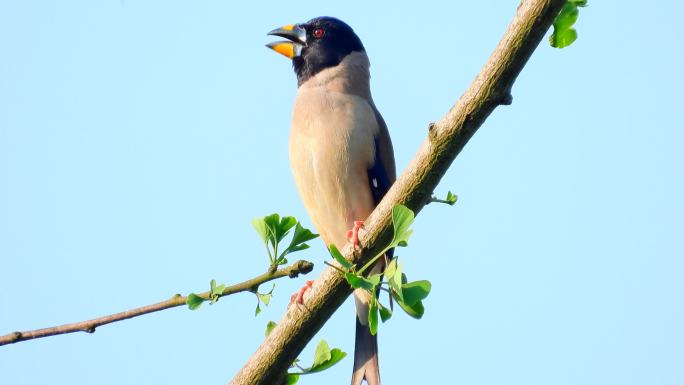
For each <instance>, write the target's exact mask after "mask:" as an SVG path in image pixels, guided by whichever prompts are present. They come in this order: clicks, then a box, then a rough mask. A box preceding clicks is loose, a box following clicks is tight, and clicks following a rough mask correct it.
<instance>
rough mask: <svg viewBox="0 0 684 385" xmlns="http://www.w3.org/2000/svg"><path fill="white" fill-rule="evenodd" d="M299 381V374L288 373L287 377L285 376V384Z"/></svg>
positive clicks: (292, 384)
mask: <svg viewBox="0 0 684 385" xmlns="http://www.w3.org/2000/svg"><path fill="white" fill-rule="evenodd" d="M297 381H299V374H296V373H288V374H287V377H286V378H285V385H294V384H296V383H297Z"/></svg>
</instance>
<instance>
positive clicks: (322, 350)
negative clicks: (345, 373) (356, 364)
mask: <svg viewBox="0 0 684 385" xmlns="http://www.w3.org/2000/svg"><path fill="white" fill-rule="evenodd" d="M275 327H276V323H275V322H273V321H268V323H267V324H266V333H265V334H266V336H267V337H268V335H269V334H270V333H271V331H272V330H273V329H274V328H275ZM346 356H347V353H345V352H343V351H342V350H340V349H338V348H333V349H331V348H330V346H329V345H328V343H327V342H326V341H325V340H321V341H320V342H319V343H318V345H317V346H316V351H315V352H314V360H313V363H312V364H311V366H310V367H308V368H304V367H302V366H301V365H300V364H299V362H300V361H299V358H298V359H296V360H295V361H294V362H293V363H292V366H291V367H292V368H296V369H298V371H296V372H288V373H287V377H286V380H285V385H292V384H295V383H297V381H299V377H300V376H303V375H306V374H312V373H317V372H320V371H323V370H326V369H328V368H330V367H331V366H333V365H335V364H336V363H338V362H340V361H341V360H342V359H343V358H344V357H346Z"/></svg>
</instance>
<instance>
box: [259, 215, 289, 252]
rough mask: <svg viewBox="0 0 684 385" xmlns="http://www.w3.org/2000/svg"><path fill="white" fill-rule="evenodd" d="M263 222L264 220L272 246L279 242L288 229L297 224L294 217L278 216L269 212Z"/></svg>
mask: <svg viewBox="0 0 684 385" xmlns="http://www.w3.org/2000/svg"><path fill="white" fill-rule="evenodd" d="M264 222H266V226H267V227H268V229H269V231H270V236H269V240H270V241H271V244H273V246H275V245H276V244H278V243H280V241H282V240H283V238H285V236H286V235H287V234H288V233H289V232H290V229H291V228H292V227H294V225H295V224H297V220H296V219H295V218H294V217H282V218H280V216H279V215H278V214H271V215H269V216H267V217H265V218H264Z"/></svg>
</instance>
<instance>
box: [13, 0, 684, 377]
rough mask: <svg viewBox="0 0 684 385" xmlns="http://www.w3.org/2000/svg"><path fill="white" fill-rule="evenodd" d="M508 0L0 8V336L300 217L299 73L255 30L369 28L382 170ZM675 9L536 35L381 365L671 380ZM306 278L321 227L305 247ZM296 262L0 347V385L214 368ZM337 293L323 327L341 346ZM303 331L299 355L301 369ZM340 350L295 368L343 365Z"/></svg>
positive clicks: (343, 326)
mask: <svg viewBox="0 0 684 385" xmlns="http://www.w3.org/2000/svg"><path fill="white" fill-rule="evenodd" d="M516 6H517V4H516V3H515V2H496V5H494V4H493V3H492V2H476V1H475V2H474V1H457V2H450V3H448V4H447V3H446V2H445V3H440V2H434V1H429V0H426V1H420V2H413V3H411V5H399V4H393V5H392V7H391V8H388V7H387V6H385V5H377V4H374V3H373V2H368V1H364V2H352V1H349V2H340V3H339V5H324V4H323V3H322V2H310V1H304V0H302V1H298V2H295V3H292V2H280V3H273V4H269V5H267V4H264V3H260V2H251V3H249V2H240V3H234V2H233V3H231V2H225V1H221V2H219V1H203V2H194V3H188V2H179V1H171V2H168V1H165V2H162V1H157V2H154V1H143V2H138V1H129V0H125V1H124V0H122V1H100V2H93V1H80V2H79V1H67V2H48V1H7V0H4V1H2V2H1V3H0V52H1V55H2V59H1V60H0V262H1V263H0V266H1V268H0V276H1V277H2V278H0V334H4V333H7V332H10V331H14V330H17V329H19V330H26V329H33V328H40V327H46V326H52V325H56V324H62V323H66V322H72V321H79V320H83V319H87V318H92V317H96V316H100V315H105V314H109V313H112V312H117V311H121V310H125V309H128V308H130V307H134V306H140V305H145V304H148V303H152V302H156V301H159V300H163V299H165V298H167V297H169V296H170V295H172V294H174V293H177V292H179V293H184V294H187V293H188V292H191V291H203V290H206V289H207V288H208V283H209V280H210V279H212V278H215V279H217V280H219V281H221V282H236V281H240V280H243V279H246V278H249V277H251V276H254V275H256V274H258V273H261V272H262V271H263V270H264V269H265V267H266V265H267V261H266V257H265V256H264V255H263V251H262V246H261V244H260V242H259V241H258V238H257V235H256V233H255V232H254V231H253V229H252V227H251V225H250V220H251V219H252V218H253V217H256V216H262V215H265V214H269V213H272V212H279V213H283V214H289V215H295V216H297V217H300V218H302V220H303V221H304V222H305V223H306V224H310V221H309V219H308V218H307V217H306V214H305V212H304V209H303V206H302V204H301V203H300V201H299V197H298V196H297V194H296V191H295V187H294V183H293V181H292V178H291V176H290V171H289V168H288V162H287V135H288V130H289V118H290V112H291V107H292V102H293V98H294V95H295V89H296V82H295V79H294V75H293V74H292V72H291V67H290V64H289V63H288V62H287V60H286V59H284V58H283V57H281V56H279V55H277V54H275V53H273V52H271V51H269V50H268V49H266V48H264V44H265V43H267V42H269V41H271V39H270V38H269V37H267V36H266V35H265V34H266V32H268V31H269V30H271V29H273V28H275V27H278V26H281V25H283V24H289V23H293V22H299V21H306V20H308V19H309V18H312V17H315V16H319V15H332V16H337V17H340V18H342V19H343V20H345V21H347V22H348V23H349V24H350V25H352V26H353V27H354V28H355V30H356V31H357V33H358V34H359V35H360V36H361V38H362V40H363V42H364V44H365V46H366V48H367V51H368V53H369V55H370V58H371V62H372V76H373V81H372V88H373V94H374V98H375V101H376V104H377V105H378V107H379V109H380V111H381V112H382V114H383V115H384V117H385V120H386V121H387V123H388V125H389V127H390V131H391V133H392V137H393V141H394V147H395V152H396V157H397V163H398V168H399V170H402V169H403V168H404V166H405V165H406V164H407V162H408V161H409V159H410V158H411V157H412V156H413V155H414V153H415V152H416V150H417V148H418V147H419V145H420V143H421V142H422V140H423V138H424V137H425V135H426V129H427V125H428V123H429V122H431V121H435V120H437V119H439V118H440V117H441V116H442V114H443V113H444V112H445V111H446V110H447V109H448V108H449V106H450V105H451V104H452V103H453V102H454V101H455V100H456V99H457V98H458V96H459V95H460V94H461V93H462V92H463V90H465V88H466V87H467V86H468V84H469V83H470V81H471V80H472V79H473V77H474V76H475V74H476V73H477V71H478V70H479V69H480V67H481V66H482V64H483V63H484V62H485V60H486V59H487V57H488V55H489V53H490V52H491V50H492V49H493V47H494V46H495V44H496V43H497V41H498V39H499V38H500V36H501V34H502V33H503V31H504V30H505V28H506V26H507V24H508V22H509V20H510V19H511V17H512V15H513V13H514V11H515V8H516ZM683 13H684V6H683V5H682V4H681V3H680V2H675V1H665V2H661V3H659V4H658V5H657V6H656V5H650V4H644V3H636V2H620V3H619V4H617V3H616V2H607V1H593V2H590V6H589V7H588V8H585V9H582V11H581V15H580V19H579V22H578V24H577V28H578V30H579V34H580V38H579V40H578V41H577V42H576V44H575V45H573V46H572V47H571V48H569V49H566V50H556V49H552V48H551V47H549V46H548V44H546V43H545V44H543V45H542V46H540V47H539V49H538V50H537V52H536V53H535V54H534V56H533V58H532V59H531V60H530V62H529V63H528V65H527V67H526V68H525V70H524V72H523V73H522V75H521V76H520V77H519V79H518V81H517V83H516V85H515V87H514V89H513V98H514V102H513V105H511V106H508V107H502V108H499V109H497V110H496V111H495V112H494V114H493V115H492V116H491V118H490V119H489V120H488V121H487V122H486V123H485V125H484V126H483V127H482V128H481V129H480V131H479V132H478V133H477V134H476V135H475V137H474V138H473V139H472V140H471V142H470V143H469V144H468V146H467V147H466V148H465V150H464V151H463V153H462V154H461V155H460V156H459V157H458V159H457V160H456V162H455V163H454V165H453V167H452V168H451V169H450V170H449V172H448V174H447V175H446V177H445V178H444V179H443V181H442V183H441V185H440V186H439V189H438V193H439V194H445V193H446V191H447V190H452V191H454V192H455V193H457V194H458V195H459V198H460V199H459V202H458V204H457V205H456V206H454V207H451V208H450V207H447V206H441V205H437V206H429V207H427V208H426V209H425V210H424V211H423V212H422V213H421V215H420V216H419V217H418V218H417V221H416V224H415V235H414V236H413V238H412V240H411V242H410V247H409V248H408V249H406V250H401V251H400V254H401V257H402V259H403V261H404V263H405V269H406V270H407V271H408V274H409V277H411V278H415V279H429V280H430V281H432V283H433V291H432V293H431V295H430V297H429V298H428V300H427V301H426V308H427V310H426V314H425V317H424V319H423V320H421V321H415V320H413V319H410V318H409V317H408V316H406V315H403V314H399V313H397V314H396V315H395V317H394V318H393V319H392V320H391V321H390V322H389V323H388V324H384V325H382V326H381V328H380V332H379V333H380V350H381V352H380V363H381V368H382V374H383V379H384V383H386V384H410V383H454V384H469V385H471V384H509V385H513V384H521V385H522V384H526V385H528V384H539V385H542V384H543V385H547V384H557V385H560V384H568V385H576V384H582V385H592V384H596V385H599V384H600V385H608V384H620V385H625V384H635V385H636V384H640V385H641V384H682V383H684V366H683V365H682V363H683V362H684V327H682V325H684V278H683V276H684V259H683V257H684V250H683V249H684V247H683V246H682V242H683V241H682V239H683V238H684V231H683V228H684V226H683V223H682V218H684V204H683V203H682V199H683V198H682V197H683V196H684V185H683V183H682V181H683V180H684V171H683V170H684V167H683V166H684V155H683V154H684V151H683V150H682V143H684V134H683V133H682V129H684V127H683V126H684V125H683V124H682V123H681V120H682V115H681V104H682V101H683V97H682V95H683V93H682V89H683V88H684V78H683V75H682V69H683V68H684V59H683V57H682V55H683V54H684V52H683V51H682V46H681V42H680V41H679V38H678V37H679V36H680V35H681V31H680V26H681V15H682V14H683ZM303 256H304V257H306V258H308V259H311V260H312V261H314V262H316V271H315V273H316V274H318V273H319V272H320V271H321V269H322V267H323V261H324V260H325V259H326V258H327V257H326V252H325V251H324V248H323V247H322V244H321V243H320V242H315V243H314V247H312V249H311V250H310V252H307V253H305V254H303ZM302 282H303V281H302V280H297V281H290V282H286V281H279V282H278V284H277V287H276V291H275V297H274V299H273V303H272V305H271V306H270V307H269V308H266V309H265V310H264V312H263V313H262V314H261V315H259V316H258V317H256V318H255V317H254V314H253V312H254V306H255V302H256V301H255V298H254V297H253V296H251V295H247V294H245V295H238V296H232V297H228V298H226V299H224V300H222V301H220V303H219V304H217V305H214V306H205V307H203V308H202V309H201V310H200V311H198V312H191V311H188V310H185V309H182V308H177V309H174V310H170V311H165V312H162V313H157V314H153V315H148V316H145V317H141V318H137V319H134V320H129V321H125V322H121V323H118V324H114V325H110V326H105V327H102V328H100V329H98V331H97V332H96V333H95V334H93V335H86V334H72V335H67V336H58V337H52V338H48V339H42V340H36V341H29V342H23V343H19V344H15V345H10V346H5V347H0V382H2V383H3V384H7V385H19V384H40V383H52V384H140V383H150V384H162V383H163V384H169V385H172V384H189V383H197V384H225V383H226V382H227V381H228V380H229V379H230V378H232V376H233V374H235V372H236V371H237V370H238V369H239V368H240V367H241V366H242V364H243V363H244V361H245V360H246V359H247V357H248V356H249V355H250V354H251V353H252V352H253V351H254V350H255V349H256V347H257V346H258V344H259V343H260V342H261V339H262V337H263V330H264V326H265V324H266V322H267V321H268V320H275V321H277V320H279V319H280V316H281V314H282V313H283V309H284V308H285V306H286V304H287V301H288V299H289V296H290V294H291V293H292V292H294V291H295V290H296V289H297V288H298V287H299V286H301V284H302ZM352 308H353V306H352V302H351V301H348V302H347V303H345V305H344V306H343V307H342V308H341V309H340V311H339V312H337V313H336V314H335V316H334V317H333V318H332V319H331V320H330V322H329V323H328V324H327V325H326V327H325V328H324V329H323V330H322V331H321V333H320V334H319V336H317V339H316V340H318V338H320V337H322V338H325V339H326V340H327V341H328V342H329V343H330V344H331V345H332V346H339V347H341V348H342V349H343V350H345V351H347V352H350V353H351V352H352V350H353V326H354V321H353V310H352ZM311 356H312V349H311V347H309V348H308V349H307V350H306V351H305V353H304V354H303V356H302V358H303V360H304V361H305V362H310V361H311ZM351 365H352V360H351V359H350V358H348V359H345V360H344V361H343V362H341V363H340V364H339V365H338V366H337V367H335V368H334V369H331V370H329V371H326V372H325V373H321V374H319V375H316V376H310V377H306V378H302V380H301V384H323V383H326V384H328V383H342V384H345V383H348V379H349V375H350V372H351Z"/></svg>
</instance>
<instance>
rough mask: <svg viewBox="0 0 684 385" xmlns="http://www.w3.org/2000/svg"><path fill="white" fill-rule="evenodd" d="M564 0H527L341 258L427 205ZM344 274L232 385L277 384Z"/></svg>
mask: <svg viewBox="0 0 684 385" xmlns="http://www.w3.org/2000/svg"><path fill="white" fill-rule="evenodd" d="M565 2H566V0H523V1H522V2H521V4H520V5H519V6H518V10H517V13H516V15H515V17H514V18H513V21H512V22H511V24H510V25H509V27H508V30H507V31H506V33H505V34H504V36H503V37H502V39H501V41H500V42H499V44H498V46H497V47H496V49H495V50H494V52H493V53H492V55H491V56H490V58H489V60H488V61H487V63H486V64H485V66H484V67H483V68H482V70H481V71H480V73H479V74H478V75H477V77H476V78H475V80H474V81H473V83H472V84H471V85H470V87H469V88H468V89H467V90H466V92H465V93H464V94H463V95H462V96H461V98H460V99H459V100H458V101H457V102H456V104H455V105H454V106H453V107H451V109H450V110H449V111H448V112H447V114H446V115H445V116H444V117H443V118H442V119H441V120H440V121H438V122H436V123H434V124H430V126H429V132H428V137H427V139H426V140H425V142H423V145H422V147H421V148H420V150H419V151H418V153H417V154H416V156H415V157H414V158H413V160H412V162H411V163H410V164H409V166H408V167H407V169H406V170H405V171H404V173H403V174H402V175H401V177H400V178H399V179H398V180H397V181H396V183H395V184H394V185H393V186H392V188H391V189H390V191H389V192H388V193H387V195H386V196H385V198H384V199H383V200H382V202H381V203H380V205H378V207H377V208H376V209H375V211H373V213H372V214H371V215H370V217H369V218H368V219H367V220H366V221H365V228H366V230H367V232H365V233H364V234H362V238H361V241H362V244H363V245H364V248H363V249H362V250H361V251H360V252H355V251H354V250H352V249H351V248H350V247H349V246H348V247H347V248H345V250H344V255H345V257H347V258H348V259H350V260H351V261H352V262H355V263H361V264H363V263H364V262H366V261H367V260H368V259H369V258H372V256H373V255H375V254H376V253H377V252H379V251H380V250H381V248H382V246H383V245H386V244H388V243H389V242H390V241H391V237H392V222H391V212H392V207H394V205H396V204H398V203H401V204H404V205H406V206H407V207H409V208H410V209H412V210H413V211H414V212H415V213H416V214H417V213H418V212H419V211H420V210H421V209H422V208H423V206H425V204H426V203H428V202H429V200H430V198H431V195H432V192H433V191H434V189H435V187H436V186H437V184H438V183H439V181H440V180H441V178H442V177H443V176H444V174H445V173H446V171H447V169H448V168H449V166H450V165H451V163H452V162H453V160H454V159H455V158H456V156H457V155H458V154H459V152H460V151H461V150H462V149H463V147H464V146H465V144H466V143H467V142H468V140H470V138H471V137H472V136H473V134H474V133H475V132H476V131H477V129H478V128H479V127H480V126H481V125H482V123H484V121H485V120H486V119H487V117H488V116H489V115H490V114H491V113H492V111H494V109H495V108H496V107H497V106H499V105H508V104H511V102H512V97H511V88H512V86H513V83H514V82H515V79H516V78H517V77H518V75H519V74H520V71H521V70H522V69H523V67H524V66H525V64H526V63H527V60H528V59H529V58H530V56H531V55H532V53H533V52H534V50H535V48H536V47H537V46H538V45H539V42H540V41H541V40H542V38H543V37H544V34H545V33H546V32H547V31H548V29H549V28H550V27H551V25H552V23H553V20H554V18H555V16H556V15H557V14H558V12H559V11H560V10H561V8H562V7H563V5H564V4H565ZM351 292H352V290H351V288H350V287H349V284H348V283H347V282H346V281H345V279H344V277H343V276H342V275H341V274H339V273H338V272H337V271H336V270H335V269H333V268H330V267H328V268H326V269H325V270H324V271H323V272H322V273H321V275H320V277H319V278H318V279H316V280H315V282H314V285H313V287H312V288H311V290H309V291H308V292H307V294H308V295H307V296H306V297H305V302H304V304H305V305H303V306H296V305H293V306H290V307H289V308H288V310H287V311H286V313H285V315H284V317H283V319H282V320H281V321H280V322H279V323H278V325H277V326H276V328H275V329H274V330H273V331H271V333H270V334H269V336H268V337H267V338H266V340H264V342H263V343H262V344H261V346H259V348H258V349H257V350H256V352H255V353H254V354H253V355H252V356H251V357H250V359H249V360H248V361H247V363H246V364H245V365H244V366H243V368H242V369H241V370H240V371H239V372H238V373H237V374H236V375H235V377H234V378H233V379H232V381H231V384H232V385H247V384H250V385H256V384H263V385H266V384H279V383H282V382H283V379H284V375H285V373H286V371H287V369H288V367H289V366H290V364H291V363H292V362H293V361H294V359H295V358H296V357H297V356H298V355H299V354H300V353H301V351H302V350H303V349H304V347H305V346H306V344H307V343H308V342H309V341H310V340H311V338H313V336H314V335H315V334H316V333H317V332H318V331H319V330H320V328H321V327H322V326H323V324H324V323H325V322H326V321H327V320H328V318H330V316H331V315H332V314H333V313H334V312H335V310H337V308H338V307H339V306H340V305H341V304H342V303H343V302H344V301H345V299H346V298H347V297H348V296H349V294H351Z"/></svg>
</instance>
